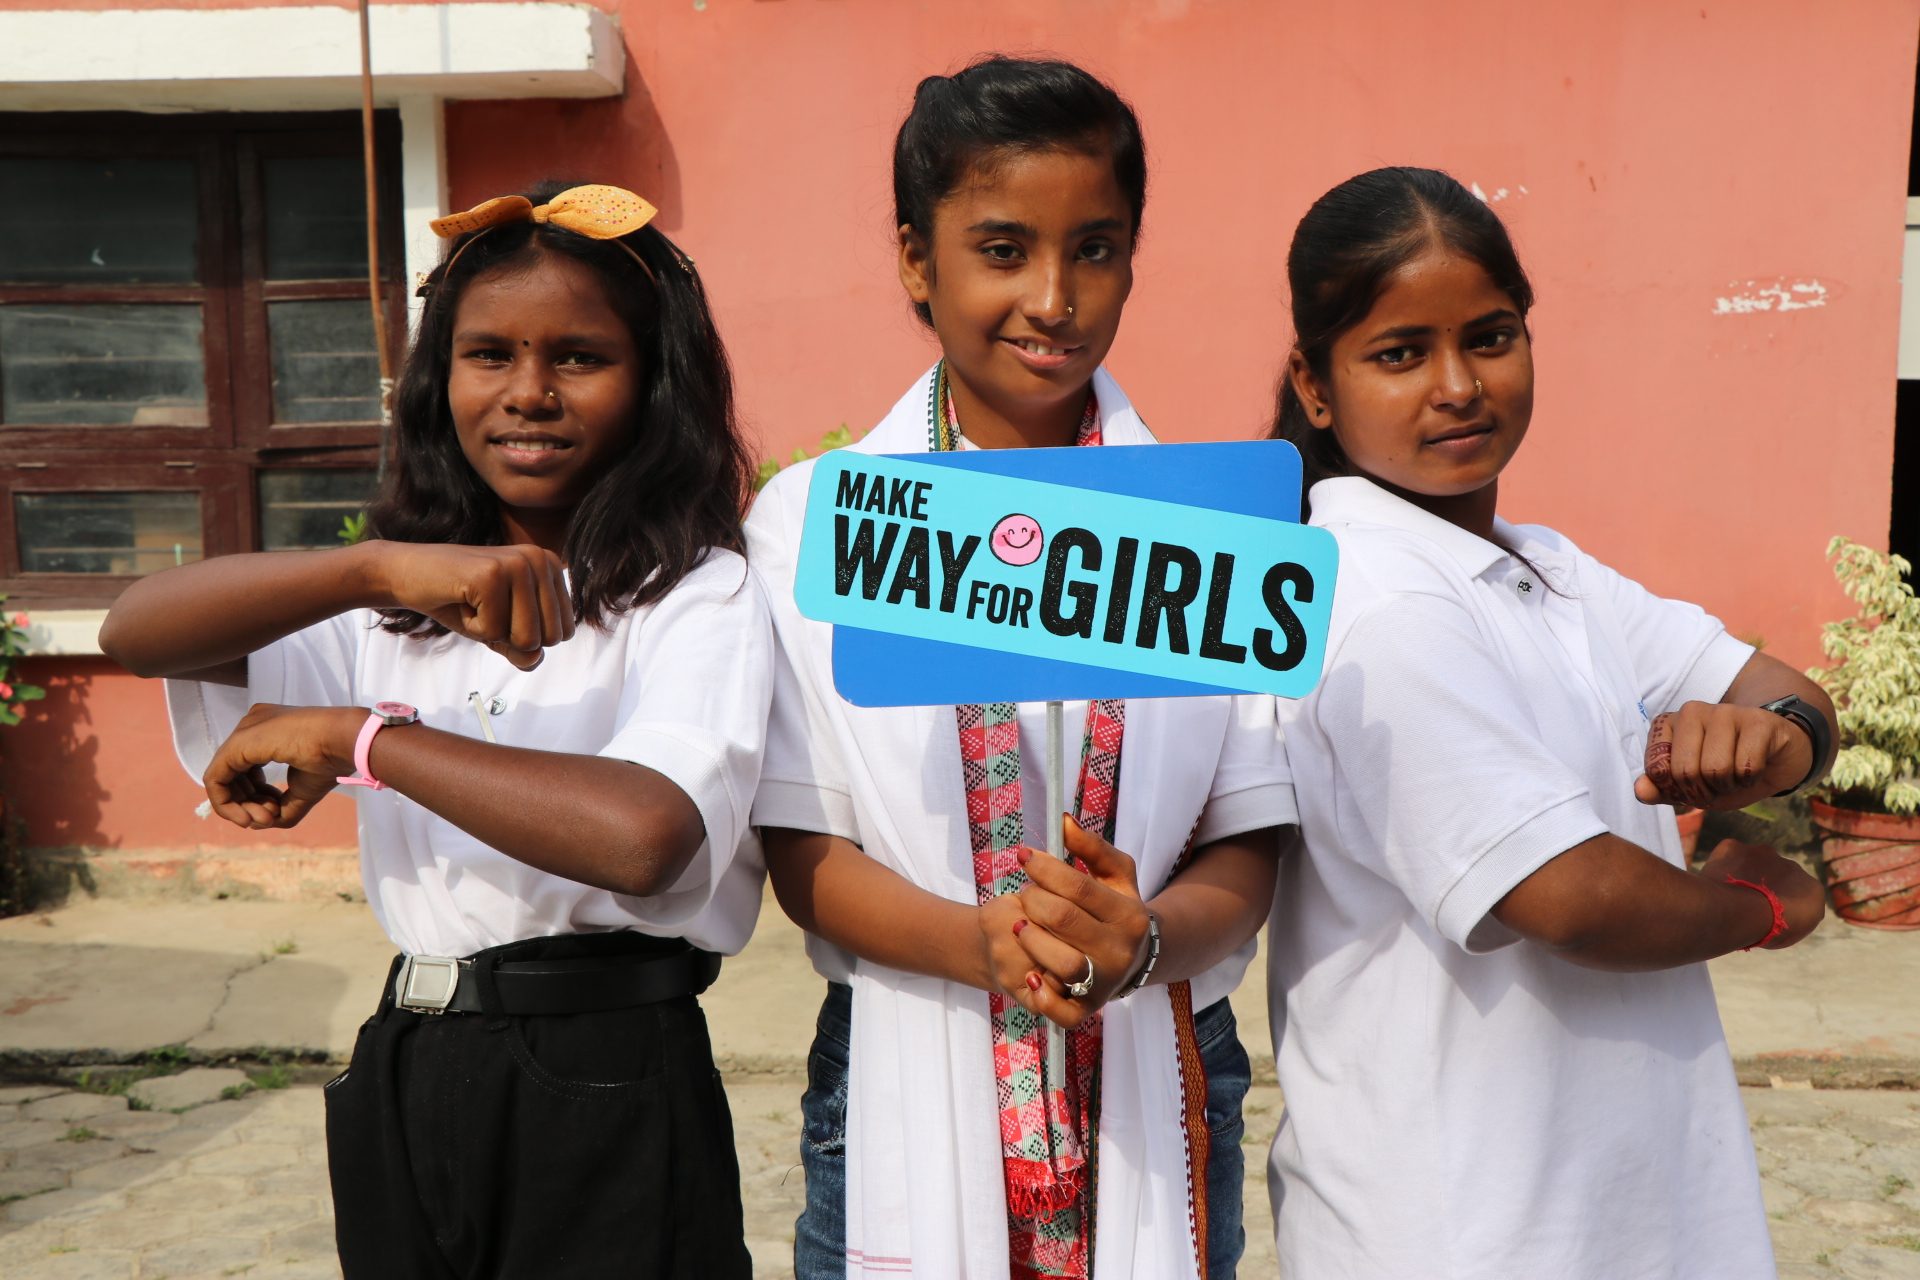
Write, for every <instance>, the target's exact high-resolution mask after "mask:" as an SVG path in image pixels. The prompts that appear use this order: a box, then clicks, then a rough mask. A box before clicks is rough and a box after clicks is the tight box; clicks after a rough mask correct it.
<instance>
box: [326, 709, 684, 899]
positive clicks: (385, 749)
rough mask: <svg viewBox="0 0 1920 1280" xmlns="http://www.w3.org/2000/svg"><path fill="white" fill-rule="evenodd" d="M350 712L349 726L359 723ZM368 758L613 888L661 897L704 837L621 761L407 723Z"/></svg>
mask: <svg viewBox="0 0 1920 1280" xmlns="http://www.w3.org/2000/svg"><path fill="white" fill-rule="evenodd" d="M349 715H351V716H352V717H353V720H354V723H355V724H356V726H357V724H358V723H360V722H363V721H364V720H365V717H364V716H363V715H361V714H360V713H358V712H349ZM355 732H356V733H357V732H358V730H357V728H356V729H355ZM368 765H369V767H370V768H371V769H372V771H373V776H374V777H376V778H379V779H380V780H381V781H382V782H385V783H386V784H387V785H388V786H389V787H391V788H393V789H394V790H395V791H398V792H399V793H400V794H402V795H404V796H406V797H407V798H408V799H409V800H412V801H413V802H414V803H416V804H418V805H420V806H421V807H422V808H425V809H428V810H431V811H432V812H433V813H436V814H438V815H439V816H440V817H442V818H445V819H446V820H447V821H448V822H451V823H452V824H453V825H454V826H456V827H459V828H460V829H461V830H462V831H465V832H466V833H467V834H468V835H471V836H473V837H474V838H475V839H477V840H479V841H481V842H482V843H484V844H487V845H490V846H491V847H493V848H495V849H498V850H499V851H500V852H501V853H504V854H506V855H507V856H508V857H510V858H514V859H516V860H518V861H520V862H524V863H526V864H527V865H528V866H531V867H537V868H539V869H540V870H542V871H546V872H550V873H551V874H553V875H557V876H563V877H565V878H566V879H568V880H575V881H578V882H580V883H581V884H589V885H593V886H594V887H595V888H600V889H609V890H612V891H613V892H615V893H625V894H633V895H637V896H646V895H649V894H654V893H659V892H660V891H662V890H663V889H665V888H666V887H667V886H668V885H670V884H672V883H673V881H674V879H675V878H676V877H678V876H679V874H680V873H681V872H682V871H683V870H685V868H686V866H687V863H688V862H689V861H690V860H691V859H692V857H693V855H694V854H695V853H696V852H697V851H698V850H699V848H700V845H701V843H702V841H703V840H704V839H705V835H706V831H705V825H704V823H703V822H702V820H701V817H700V811H699V809H698V808H697V807H696V806H695V805H694V803H693V801H692V800H691V799H689V798H688V797H687V794H686V793H685V792H683V791H682V790H680V788H679V787H678V786H676V785H674V783H673V782H671V781H669V780H668V779H667V778H666V777H664V776H663V775H661V774H659V773H657V772H655V771H654V770H652V769H648V768H646V767H645V766H643V765H638V764H633V763H631V762H629V761H626V760H612V759H607V758H604V757H600V756H579V755H567V754H564V753H561V752H557V751H530V750H526V749H524V748H521V747H503V746H497V745H495V744H493V743H488V742H478V741H475V740H474V739H471V738H464V737H461V736H460V735H458V734H453V733H443V732H441V731H440V730H437V729H429V728H427V727H426V726H425V725H406V726H403V727H400V728H396V729H386V730H383V731H381V732H380V733H379V734H378V735H376V736H375V738H374V740H373V747H372V749H371V751H370V752H369V753H368ZM346 772H351V769H348V770H346Z"/></svg>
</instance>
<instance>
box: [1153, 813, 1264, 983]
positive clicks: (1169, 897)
mask: <svg viewBox="0 0 1920 1280" xmlns="http://www.w3.org/2000/svg"><path fill="white" fill-rule="evenodd" d="M1289 830H1291V829H1290V828H1289ZM1279 851H1280V829H1279V828H1277V827H1268V828H1265V829H1264V830H1261V831H1250V832H1248V833H1247V834H1245V835H1239V836H1233V837H1230V838H1228V839H1225V840H1216V841H1214V842H1213V843H1211V844H1209V845H1206V846H1204V847H1203V848H1200V849H1197V850H1195V851H1194V856H1193V860H1192V862H1190V863H1189V864H1188V865H1187V866H1186V868H1185V869H1183V870H1182V871H1181V872H1180V874H1179V875H1177V876H1175V877H1174V878H1173V879H1172V880H1171V881H1169V882H1168V884H1167V887H1166V888H1164V889H1162V890H1161V891H1160V892H1159V893H1157V894H1155V895H1154V896H1153V897H1152V898H1151V899H1149V900H1148V902H1147V907H1148V909H1149V910H1151V911H1152V912H1153V914H1154V915H1155V916H1156V917H1158V918H1159V921H1160V959H1159V960H1158V961H1157V962H1156V963H1155V964H1154V966H1153V978H1152V981H1154V982H1156V983H1160V982H1181V981H1184V980H1186V979H1188V978H1194V977H1198V976H1199V975H1200V974H1203V973H1205V972H1206V971H1207V970H1209V969H1211V968H1213V966H1215V965H1217V964H1219V963H1220V962H1221V961H1223V960H1225V959H1226V958H1227V957H1228V956H1230V955H1232V954H1233V953H1234V952H1235V951H1237V950H1239V949H1240V947H1241V946H1243V945H1244V944H1245V943H1246V941H1247V939H1249V938H1251V937H1253V936H1254V935H1255V934H1256V933H1258V932H1260V926H1261V924H1263V923H1264V922H1265V921H1266V918H1267V913H1268V911H1270V910H1271V909H1272V905H1273V881H1274V876H1275V874H1276V873H1277V871H1278V868H1279Z"/></svg>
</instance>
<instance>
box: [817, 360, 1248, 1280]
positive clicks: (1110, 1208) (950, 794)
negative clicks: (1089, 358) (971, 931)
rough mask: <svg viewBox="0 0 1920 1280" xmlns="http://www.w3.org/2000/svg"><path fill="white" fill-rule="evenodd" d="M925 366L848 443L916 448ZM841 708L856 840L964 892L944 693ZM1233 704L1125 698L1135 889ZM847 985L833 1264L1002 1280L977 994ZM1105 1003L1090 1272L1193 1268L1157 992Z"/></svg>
mask: <svg viewBox="0 0 1920 1280" xmlns="http://www.w3.org/2000/svg"><path fill="white" fill-rule="evenodd" d="M931 378H932V374H931V372H929V373H928V375H927V376H926V377H923V378H921V379H920V380H919V382H917V383H916V384H915V385H914V387H913V389H912V390H911V391H909V392H908V393H907V395H906V396H905V397H904V398H903V399H902V400H901V401H900V402H899V403H898V404H897V405H895V406H894V408H893V410H892V412H890V413H889V414H888V415H887V417H886V419H885V420H884V421H883V422H881V424H880V425H879V426H878V427H877V428H876V429H875V430H874V431H873V432H872V433H871V434H870V435H868V436H867V437H866V438H865V439H863V440H861V441H860V442H859V443H858V444H855V445H853V446H852V447H853V448H854V449H857V450H859V451H860V452H863V453H914V452H921V451H925V450H926V448H927V396H928V394H929V390H930V380H931ZM1094 390H1095V394H1096V396H1097V397H1098V402H1099V410H1100V420H1101V431H1102V438H1103V440H1104V441H1105V443H1107V444H1116V445H1126V444H1150V443H1152V442H1153V437H1152V435H1150V434H1149V433H1148V431H1147V428H1146V425H1145V424H1144V423H1142V422H1141V421H1140V418H1139V416H1138V415H1137V414H1135V413H1134V411H1133V408H1132V406H1131V405H1130V404H1129V403H1128V402H1127V398H1126V396H1125V395H1124V394H1122V393H1121V391H1120V388H1119V387H1118V385H1116V384H1115V382H1114V381H1113V379H1112V378H1111V377H1109V376H1108V375H1107V374H1106V372H1105V371H1104V370H1102V371H1099V372H1097V373H1096V374H1095V375H1094ZM822 630H824V628H822ZM815 669H816V670H817V669H818V668H815ZM827 696H828V697H829V698H830V699H831V700H833V701H835V702H838V699H837V697H834V696H833V695H831V694H828V695H827ZM839 705H840V707H841V708H842V710H843V711H844V713H845V720H844V722H843V723H844V724H845V725H846V728H847V734H848V740H844V741H843V742H842V743H841V744H840V745H841V750H842V752H843V753H844V754H845V756H846V757H847V758H846V759H845V762H844V763H845V765H846V768H847V771H848V773H849V775H850V777H849V779H848V781H849V784H850V786H851V788H852V791H853V795H854V801H855V808H856V810H857V814H858V822H859V826H860V832H861V841H862V845H863V847H864V849H865V850H866V853H867V856H869V857H871V858H873V859H875V860H876V861H878V862H880V863H882V864H883V865H885V866H888V867H891V868H892V869H893V870H895V871H897V872H899V873H900V874H901V875H903V876H905V877H906V878H907V879H908V880H909V881H911V882H912V883H913V884H915V885H917V886H919V887H920V888H922V889H925V890H927V891H929V892H931V893H936V894H939V895H940V896H941V897H943V898H949V899H952V900H953V901H955V902H964V903H967V904H969V905H971V904H972V903H973V902H974V901H975V887H974V878H973V869H972V865H973V862H972V853H971V850H970V848H969V845H968V837H967V822H966V810H965V801H964V784H963V782H962V778H961V770H960V752H959V746H958V743H957V741H956V739H955V736H954V732H953V716H954V712H953V708H952V707H950V706H949V707H900V708H886V709H873V708H859V707H852V706H849V705H847V704H845V703H840V704H839ZM1227 717H1228V702H1227V700H1226V699H1224V698H1201V699H1164V700H1155V699H1141V700H1138V701H1130V702H1129V703H1128V704H1127V740H1126V748H1125V756H1124V762H1123V765H1122V777H1121V784H1120V799H1119V807H1118V810H1117V812H1116V814H1115V832H1114V835H1115V844H1116V846H1117V847H1119V848H1120V849H1122V850H1124V851H1125V852H1127V853H1129V854H1131V855H1132V856H1133V857H1134V859H1135V860H1136V862H1137V863H1138V866H1139V878H1140V884H1141V892H1142V894H1143V895H1144V896H1146V897H1151V896H1152V895H1153V894H1154V893H1155V892H1157V891H1158V890H1159V888H1160V887H1161V886H1162V885H1164V884H1165V882H1166V879H1167V877H1168V875H1169V873H1170V872H1171V870H1172V867H1173V864H1174V862H1175V860H1176V859H1178V857H1179V856H1180V853H1181V851H1182V849H1183V848H1184V846H1185V843H1186V839H1187V836H1188V833H1189V832H1190V831H1191V830H1192V828H1193V824H1194V821H1195V819H1196V818H1197V817H1198V815H1199V812H1200V809H1201V807H1202V806H1203V805H1204V804H1205V802H1206V797H1207V793H1208V788H1209V785H1210V782H1211V778H1212V769H1213V761H1214V760H1215V759H1216V757H1217V753H1218V746H1219V742H1220V740H1221V738H1222V737H1223V736H1224V733H1225V728H1226V723H1227ZM1209 742H1211V744H1212V747H1213V750H1211V751H1209V750H1205V749H1204V748H1206V746H1207V745H1208V743H1209ZM916 765H917V767H916ZM852 986H853V1035H852V1068H851V1072H850V1080H849V1086H848V1097H847V1274H848V1275H849V1276H850V1277H882V1276H885V1277H898V1276H902V1275H912V1276H915V1277H918V1278H919V1280H947V1278H949V1277H951V1278H952V1280H1005V1277H1006V1276H1007V1274H1008V1256H1007V1255H1008V1248H1007V1220H1006V1179H1005V1174H1004V1173H1003V1172H1002V1169H1001V1146H1000V1135H999V1120H998V1117H999V1106H998V1101H997V1097H996V1092H995V1080H994V1071H993V1050H992V1044H991V1039H990V1032H989V1020H988V1014H987V998H986V994H985V993H984V992H981V991H976V990H974V989H972V988H970V987H966V986H962V985H960V984H957V983H952V982H947V981H944V980H942V979H939V978H931V977H923V976H920V975H916V974H908V973H902V972H900V971H898V970H894V969H888V968H884V967H882V966H880V965H876V964H872V963H868V962H864V961H859V962H856V963H855V965H854V971H853V976H852ZM1105 1018H1106V1027H1105V1036H1104V1049H1103V1055H1104V1056H1103V1059H1102V1077H1101V1085H1100V1130H1099V1134H1100V1151H1099V1164H1098V1166H1097V1168H1098V1186H1097V1192H1096V1194H1097V1197H1098V1199H1097V1209H1096V1213H1097V1216H1096V1218H1095V1224H1096V1237H1095V1251H1094V1278H1095V1280H1198V1277H1197V1263H1196V1260H1195V1255H1194V1247H1193V1237H1192V1226H1191V1220H1190V1213H1191V1208H1192V1206H1191V1205H1190V1204H1189V1201H1188V1181H1187V1179H1188V1174H1187V1151H1186V1136H1185V1132H1184V1126H1183V1119H1182V1096H1181V1088H1180V1067H1179V1061H1178V1054H1177V1048H1176V1040H1175V1036H1174V1025H1173V1009H1172V1003H1171V1001H1170V1000H1169V999H1168V995H1167V989H1166V988H1165V987H1164V986H1158V985H1156V986H1150V987H1148V988H1146V989H1145V990H1143V991H1139V992H1136V993H1135V994H1133V995H1131V996H1128V997H1127V998H1126V999H1124V1000H1118V1001H1115V1002H1113V1003H1111V1004H1108V1005H1107V1006H1106V1009H1105Z"/></svg>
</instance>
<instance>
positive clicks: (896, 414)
mask: <svg viewBox="0 0 1920 1280" xmlns="http://www.w3.org/2000/svg"><path fill="white" fill-rule="evenodd" d="M938 367H939V366H937V365H936V366H935V368H938ZM933 374H934V370H933V369H929V370H927V371H926V372H925V373H924V374H922V375H920V377H919V378H917V379H915V380H914V384H913V385H912V386H911V387H909V388H907V393H906V394H905V395H904V396H901V397H900V400H899V402H898V403H897V404H895V405H894V406H893V408H892V409H889V410H888V411H887V416H886V417H884V418H882V419H881V420H880V425H879V426H877V427H875V428H874V429H873V430H872V431H870V432H868V433H867V434H866V435H865V436H863V437H861V438H860V440H858V441H857V442H855V444H854V445H853V448H855V449H858V450H859V451H860V452H861V453H925V452H927V397H928V396H930V395H931V394H933ZM1093 398H1094V403H1095V404H1096V405H1098V406H1099V411H1100V440H1101V443H1102V444H1153V443H1155V441H1154V437H1153V433H1152V432H1151V431H1149V430H1147V424H1146V423H1144V422H1142V421H1141V420H1140V415H1139V414H1137V413H1135V412H1134V411H1133V402H1132V401H1131V400H1129V399H1127V393H1126V392H1124V391H1122V390H1121V389H1120V384H1119V383H1117V382H1115V381H1114V380H1113V375H1112V374H1110V373H1108V372H1107V371H1106V368H1105V367H1104V366H1102V367H1101V368H1098V369H1095V370H1094V371H1093Z"/></svg>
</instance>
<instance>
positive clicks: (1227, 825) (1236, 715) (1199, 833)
mask: <svg viewBox="0 0 1920 1280" xmlns="http://www.w3.org/2000/svg"><path fill="white" fill-rule="evenodd" d="M1232 703H1233V707H1232V711H1231V713H1230V718H1229V719H1228V721H1227V736H1226V738H1225V740H1224V741H1223V742H1222V743H1221V746H1220V763H1219V765H1218V766H1216V768H1215V770H1214V775H1213V786H1212V787H1211V789H1209V791H1208V793H1207V804H1206V807H1205V808H1204V809H1202V810H1201V812H1200V825H1199V826H1198V827H1197V828H1196V829H1195V831H1194V833H1193V843H1194V847H1195V848H1198V847H1200V846H1201V845H1204V844H1210V843H1212V842H1213V841H1215V840H1224V839H1226V838H1227V837H1228V836H1237V835H1243V834H1245V833H1246V832H1249V831H1259V830H1262V829H1264V828H1266V827H1279V826H1287V825H1290V824H1293V823H1297V822H1299V821H1300V811H1299V809H1297V808H1296V807H1295V805H1294V799H1293V777H1292V775H1291V774H1290V773H1289V772H1288V770H1287V753H1286V749H1285V746H1284V744H1283V743H1282V741H1281V737H1280V733H1281V730H1280V726H1279V724H1278V723H1277V722H1276V718H1275V715H1274V705H1273V699H1272V698H1271V697H1269V696H1267V695H1265V694H1258V695H1254V694H1242V695H1239V696H1237V697H1235V698H1233V699H1232Z"/></svg>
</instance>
